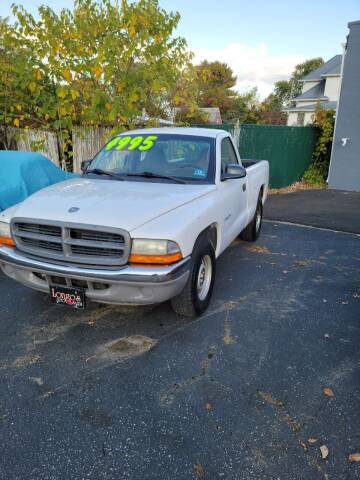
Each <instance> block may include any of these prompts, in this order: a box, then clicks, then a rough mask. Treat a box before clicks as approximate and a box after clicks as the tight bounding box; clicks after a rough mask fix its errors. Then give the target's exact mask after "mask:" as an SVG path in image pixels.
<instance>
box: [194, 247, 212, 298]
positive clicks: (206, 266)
mask: <svg viewBox="0 0 360 480" xmlns="http://www.w3.org/2000/svg"><path fill="white" fill-rule="evenodd" d="M211 278H212V262H211V258H210V255H204V256H203V258H202V260H201V264H200V267H199V271H198V276H197V295H198V298H199V300H201V301H203V300H205V298H206V296H207V294H208V293H209V290H210V285H211Z"/></svg>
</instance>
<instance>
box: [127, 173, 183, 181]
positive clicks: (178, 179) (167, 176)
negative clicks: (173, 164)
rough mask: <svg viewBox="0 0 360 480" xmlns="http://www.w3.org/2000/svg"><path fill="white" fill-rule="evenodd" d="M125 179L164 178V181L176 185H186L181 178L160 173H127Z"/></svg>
mask: <svg viewBox="0 0 360 480" xmlns="http://www.w3.org/2000/svg"><path fill="white" fill-rule="evenodd" d="M126 176H127V177H145V178H164V179H165V180H172V181H173V182H177V183H188V182H186V181H185V180H182V179H181V178H176V177H171V176H170V175H161V174H160V173H153V172H129V173H127V174H126Z"/></svg>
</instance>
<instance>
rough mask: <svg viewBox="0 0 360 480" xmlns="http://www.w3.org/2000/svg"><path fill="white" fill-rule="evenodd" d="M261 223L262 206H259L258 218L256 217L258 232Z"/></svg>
mask: <svg viewBox="0 0 360 480" xmlns="http://www.w3.org/2000/svg"><path fill="white" fill-rule="evenodd" d="M260 225H261V211H260V208H258V209H257V211H256V219H255V228H256V231H257V232H258V231H259V230H260Z"/></svg>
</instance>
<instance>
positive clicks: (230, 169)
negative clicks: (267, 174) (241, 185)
mask: <svg viewBox="0 0 360 480" xmlns="http://www.w3.org/2000/svg"><path fill="white" fill-rule="evenodd" d="M244 177H246V168H245V167H243V166H242V165H239V164H238V163H229V164H228V165H226V167H225V173H223V174H222V176H221V180H231V179H232V178H244Z"/></svg>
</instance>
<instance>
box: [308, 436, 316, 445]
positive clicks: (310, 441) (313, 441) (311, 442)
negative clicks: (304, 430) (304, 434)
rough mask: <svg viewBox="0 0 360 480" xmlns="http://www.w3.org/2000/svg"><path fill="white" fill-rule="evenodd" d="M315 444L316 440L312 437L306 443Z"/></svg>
mask: <svg viewBox="0 0 360 480" xmlns="http://www.w3.org/2000/svg"><path fill="white" fill-rule="evenodd" d="M316 442H317V438H314V437H310V438H308V443H310V444H313V443H316Z"/></svg>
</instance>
